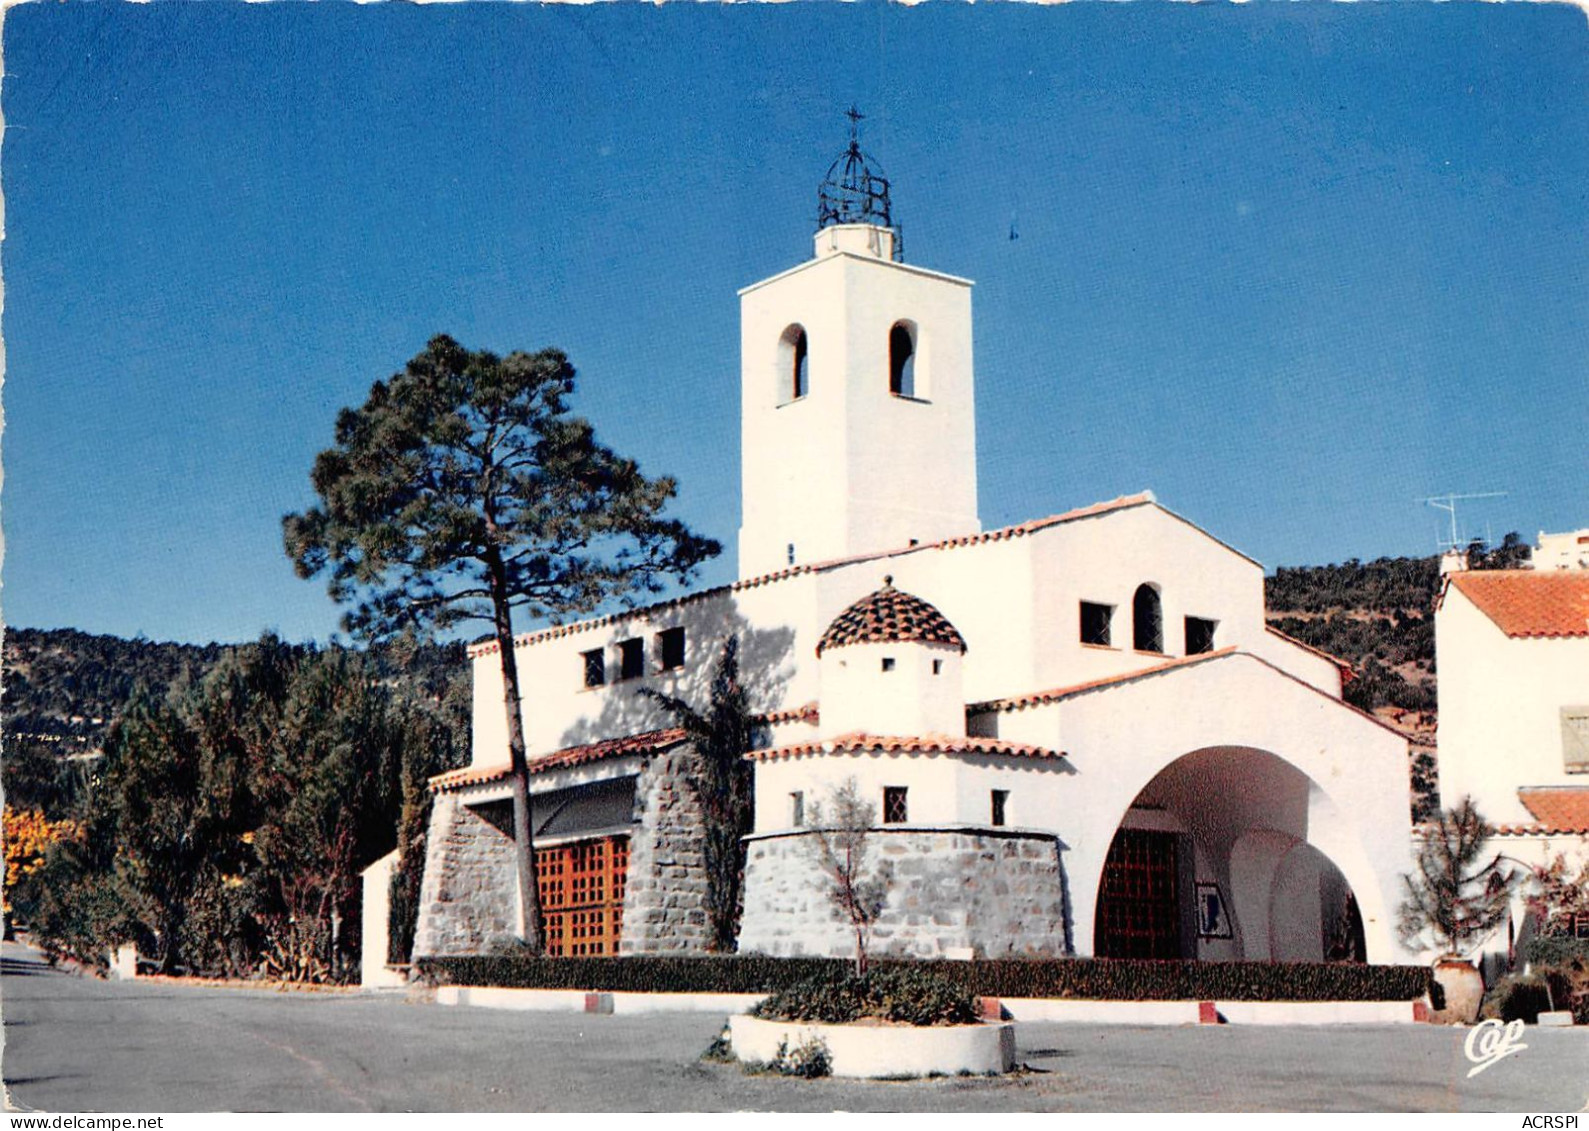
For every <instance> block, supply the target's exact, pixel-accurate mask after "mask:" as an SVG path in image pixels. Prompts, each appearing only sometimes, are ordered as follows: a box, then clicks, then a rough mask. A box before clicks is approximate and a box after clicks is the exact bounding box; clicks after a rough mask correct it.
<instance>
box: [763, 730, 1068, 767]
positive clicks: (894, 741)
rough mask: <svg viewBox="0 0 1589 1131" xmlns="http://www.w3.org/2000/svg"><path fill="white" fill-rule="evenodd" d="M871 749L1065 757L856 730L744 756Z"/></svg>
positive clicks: (942, 737) (989, 742)
mask: <svg viewBox="0 0 1589 1131" xmlns="http://www.w3.org/2000/svg"><path fill="white" fill-rule="evenodd" d="M869 750H878V751H882V752H883V753H885V754H1009V755H1013V756H1016V757H1021V758H1064V757H1065V756H1066V755H1064V754H1062V753H1060V752H1059V751H1055V750H1047V749H1045V748H1043V747H1041V746H1028V745H1026V744H1025V743H1023V742H1005V741H1004V740H1003V739H998V738H977V737H973V736H969V735H964V734H920V735H886V734H866V733H864V732H862V731H854V732H852V733H850V734H841V735H839V736H838V737H837V738H824V739H819V740H816V741H813V742H797V743H795V744H793V745H792V746H779V747H776V748H774V749H771V750H752V751H751V752H750V753H749V754H747V755H745V757H747V758H750V759H753V760H754V761H757V762H769V761H772V760H774V759H777V758H798V757H800V756H802V755H807V754H848V753H857V752H865V751H869Z"/></svg>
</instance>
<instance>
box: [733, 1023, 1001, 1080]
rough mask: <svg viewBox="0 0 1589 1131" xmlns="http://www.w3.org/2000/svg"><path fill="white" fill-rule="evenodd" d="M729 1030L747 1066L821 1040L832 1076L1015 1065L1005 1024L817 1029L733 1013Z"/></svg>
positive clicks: (995, 1069) (950, 1072)
mask: <svg viewBox="0 0 1589 1131" xmlns="http://www.w3.org/2000/svg"><path fill="white" fill-rule="evenodd" d="M728 1029H729V1035H730V1040H731V1041H732V1043H733V1047H734V1055H735V1056H737V1057H738V1058H739V1059H740V1060H741V1061H747V1062H748V1061H761V1062H764V1063H770V1062H771V1061H773V1060H774V1059H776V1058H777V1056H778V1048H779V1045H780V1044H782V1045H783V1046H784V1048H785V1049H786V1050H792V1049H795V1048H798V1047H799V1046H800V1045H802V1044H805V1043H806V1042H807V1041H811V1040H820V1041H821V1042H822V1043H823V1044H824V1045H826V1046H827V1050H828V1055H829V1057H830V1058H831V1063H832V1073H833V1075H835V1076H851V1077H871V1078H877V1077H888V1076H893V1077H910V1076H930V1075H934V1074H938V1075H943V1076H957V1075H964V1074H970V1075H977V1076H981V1075H985V1074H988V1073H1001V1072H1008V1071H1009V1070H1010V1069H1011V1068H1012V1067H1013V1066H1014V1064H1015V1026H1014V1025H1011V1024H1009V1023H1008V1022H992V1023H984V1024H980V1025H931V1026H928V1025H923V1026H914V1025H863V1024H857V1025H821V1024H817V1023H815V1022H811V1021H763V1020H761V1019H760V1018H759V1017H750V1016H748V1015H746V1014H736V1015H735V1016H733V1017H730V1018H729V1020H728Z"/></svg>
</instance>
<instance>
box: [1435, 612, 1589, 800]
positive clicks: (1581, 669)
mask: <svg viewBox="0 0 1589 1131" xmlns="http://www.w3.org/2000/svg"><path fill="white" fill-rule="evenodd" d="M1435 666H1436V668H1437V669H1438V671H1439V673H1440V729H1439V766H1440V796H1441V798H1442V800H1443V801H1444V802H1445V803H1446V804H1447V805H1454V804H1456V803H1457V801H1458V800H1459V799H1460V798H1461V797H1462V796H1463V795H1464V794H1468V795H1471V796H1472V797H1473V800H1474V802H1475V803H1476V804H1477V805H1478V807H1479V811H1480V812H1481V813H1483V814H1484V816H1485V817H1486V818H1488V819H1489V820H1490V821H1492V822H1495V823H1497V824H1512V823H1528V822H1532V821H1533V817H1532V816H1531V815H1530V814H1529V812H1528V810H1527V809H1526V808H1525V807H1524V806H1523V803H1522V802H1521V801H1519V800H1518V797H1517V789H1518V787H1519V786H1535V785H1578V786H1583V787H1585V788H1589V774H1584V773H1568V772H1567V769H1566V765H1565V763H1564V761H1563V751H1562V733H1561V708H1562V707H1589V637H1583V636H1578V637H1566V638H1532V637H1521V638H1514V637H1509V636H1507V635H1506V634H1505V633H1504V632H1502V631H1501V630H1500V628H1499V627H1497V626H1496V624H1495V622H1494V621H1492V620H1490V618H1489V617H1487V616H1485V615H1484V613H1483V612H1481V611H1480V610H1479V609H1478V607H1477V606H1475V605H1474V604H1473V602H1472V601H1470V600H1469V599H1468V598H1467V596H1466V595H1465V594H1463V592H1462V591H1461V590H1460V589H1458V588H1457V587H1456V586H1451V587H1450V588H1449V589H1447V591H1446V593H1445V596H1444V598H1443V600H1442V602H1441V604H1440V607H1439V608H1438V609H1437V610H1436V611H1435Z"/></svg>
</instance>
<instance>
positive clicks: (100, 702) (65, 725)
mask: <svg viewBox="0 0 1589 1131" xmlns="http://www.w3.org/2000/svg"><path fill="white" fill-rule="evenodd" d="M249 647H252V645H249V644H173V643H155V642H153V641H150V640H146V639H144V638H142V637H138V638H135V639H132V640H126V639H123V638H122V637H119V636H101V635H95V634H93V633H88V632H78V631H77V630H76V629H70V628H56V629H38V628H8V629H6V633H5V645H4V652H3V659H0V663H3V669H0V671H3V678H0V725H3V727H4V731H5V734H6V736H7V738H8V740H9V741H11V742H15V741H16V740H17V739H33V740H38V741H43V742H48V743H52V744H59V749H60V752H61V754H62V755H68V754H79V753H88V752H91V751H93V750H96V749H98V747H99V745H100V744H101V742H102V741H103V740H104V737H105V734H106V733H107V732H108V731H109V729H110V726H111V724H112V723H113V722H114V721H115V719H116V718H117V717H118V716H119V715H120V714H121V713H122V711H123V710H125V709H126V707H127V705H128V703H130V702H131V701H132V699H133V697H134V695H135V694H137V693H139V692H140V691H141V692H143V693H145V694H147V695H148V696H149V697H150V698H153V699H163V698H164V697H165V696H166V695H167V694H168V693H169V692H170V691H171V690H173V689H175V688H178V687H181V686H185V685H187V684H190V683H196V682H198V681H199V680H202V679H203V678H204V674H205V673H206V672H208V671H209V670H210V669H211V668H212V667H214V666H215V664H217V663H218V662H219V661H220V660H221V658H222V657H223V656H225V655H227V654H229V653H231V652H233V651H235V650H237V649H238V648H249ZM374 655H375V657H376V659H377V662H378V663H379V664H380V667H381V669H382V671H383V672H384V673H385V674H386V675H388V676H389V677H390V678H392V679H394V680H395V679H402V680H407V681H414V682H417V683H419V684H420V685H422V686H424V687H425V688H426V689H427V690H428V691H430V692H431V693H432V694H434V695H436V696H437V697H438V698H439V696H440V694H441V693H442V691H443V690H444V689H445V688H446V686H447V683H448V681H449V680H451V679H453V678H454V677H456V676H458V675H459V674H460V673H461V672H463V670H464V659H465V656H464V645H462V644H439V645H425V646H422V647H420V648H417V649H414V650H413V653H412V656H407V655H404V656H399V655H398V654H397V652H396V651H395V650H394V649H393V648H382V649H376V650H375V652H374Z"/></svg>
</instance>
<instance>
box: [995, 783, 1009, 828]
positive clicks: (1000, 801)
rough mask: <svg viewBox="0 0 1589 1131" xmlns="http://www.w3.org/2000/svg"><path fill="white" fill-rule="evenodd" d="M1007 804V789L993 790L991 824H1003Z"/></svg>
mask: <svg viewBox="0 0 1589 1131" xmlns="http://www.w3.org/2000/svg"><path fill="white" fill-rule="evenodd" d="M1009 803H1010V791H1009V790H1007V789H995V790H994V791H993V823H994V824H995V825H1002V824H1004V813H1005V808H1006V807H1007V806H1008V805H1009Z"/></svg>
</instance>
